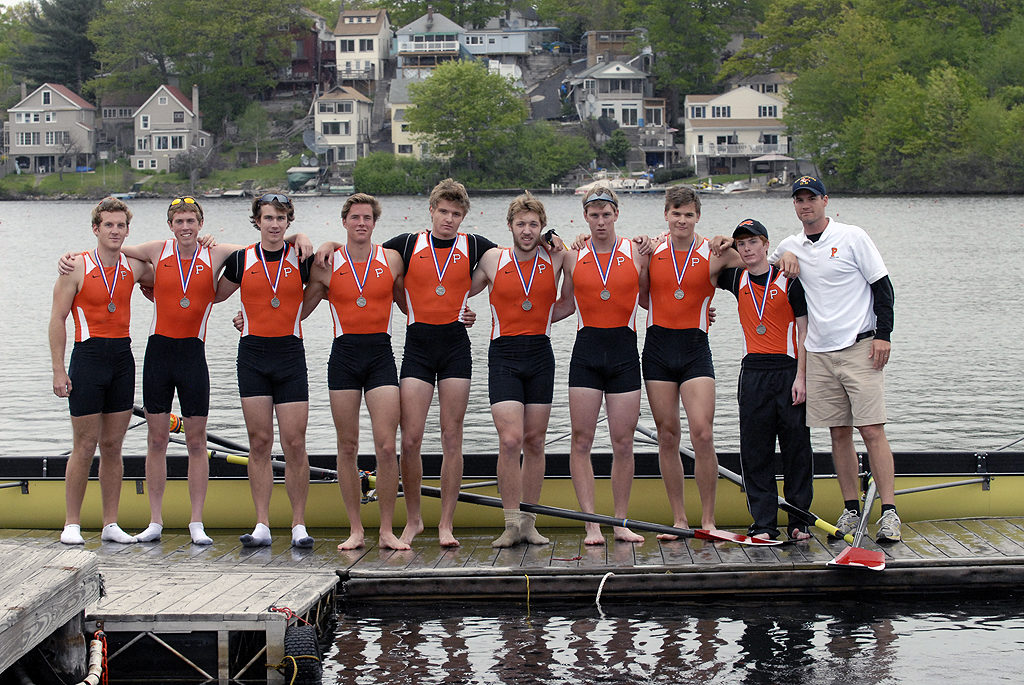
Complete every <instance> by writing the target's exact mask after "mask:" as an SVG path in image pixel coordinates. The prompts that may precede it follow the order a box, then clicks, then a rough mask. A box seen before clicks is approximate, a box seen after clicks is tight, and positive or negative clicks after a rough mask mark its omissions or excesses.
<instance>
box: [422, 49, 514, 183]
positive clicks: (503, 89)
mask: <svg viewBox="0 0 1024 685" xmlns="http://www.w3.org/2000/svg"><path fill="white" fill-rule="evenodd" d="M409 95H410V97H411V99H412V102H413V104H414V105H415V107H410V108H409V109H408V110H406V120H407V121H408V122H409V130H410V131H411V132H412V133H413V134H414V136H415V137H416V138H417V139H419V140H422V141H424V142H427V143H429V144H430V151H431V154H433V155H434V156H436V157H440V158H443V159H446V160H448V162H449V164H450V166H451V168H452V169H460V168H462V169H466V170H468V171H474V170H478V169H490V165H489V160H490V159H491V158H492V157H493V155H494V154H495V152H496V151H498V150H500V149H502V148H504V147H505V146H507V144H508V142H509V140H510V136H511V134H512V133H513V132H514V130H515V129H516V128H517V127H519V126H522V125H523V122H525V121H526V117H527V115H528V112H527V109H526V104H525V103H524V102H523V97H524V94H523V91H522V90H520V89H519V88H516V87H515V86H514V85H513V84H512V81H511V80H510V79H507V78H505V77H503V76H499V75H497V74H492V73H490V72H488V71H487V68H486V67H485V66H483V64H481V63H479V62H465V61H452V62H445V63H443V64H441V65H439V66H438V67H437V68H436V69H435V70H434V73H433V74H431V75H430V77H428V78H426V79H424V80H423V81H421V82H419V83H413V84H411V85H410V86H409ZM453 173H454V171H453Z"/></svg>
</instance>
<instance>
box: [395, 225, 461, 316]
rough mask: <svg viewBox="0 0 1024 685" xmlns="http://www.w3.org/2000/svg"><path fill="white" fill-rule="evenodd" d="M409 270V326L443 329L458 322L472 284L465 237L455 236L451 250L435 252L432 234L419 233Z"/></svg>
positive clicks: (407, 282) (407, 293) (407, 271)
mask: <svg viewBox="0 0 1024 685" xmlns="http://www.w3.org/2000/svg"><path fill="white" fill-rule="evenodd" d="M406 267H407V268H406V270H405V302H406V305H407V307H408V310H409V323H410V324H414V323H428V324H434V325H442V324H447V323H453V322H455V321H458V320H459V314H460V313H461V312H462V307H463V306H464V305H465V304H466V299H467V298H468V296H469V286H470V284H471V277H470V268H469V240H468V238H467V237H466V234H465V233H458V234H456V237H455V242H454V244H453V245H452V246H451V247H450V248H449V247H439V248H434V247H433V246H432V243H431V241H430V233H419V234H418V235H417V236H416V245H415V246H414V247H413V250H412V257H411V258H410V259H409V264H407V265H406ZM439 272H440V274H441V277H440V278H438V274H439Z"/></svg>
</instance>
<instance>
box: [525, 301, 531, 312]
mask: <svg viewBox="0 0 1024 685" xmlns="http://www.w3.org/2000/svg"><path fill="white" fill-rule="evenodd" d="M531 309H533V302H530V301H529V300H523V311H524V312H528V311H530V310H531Z"/></svg>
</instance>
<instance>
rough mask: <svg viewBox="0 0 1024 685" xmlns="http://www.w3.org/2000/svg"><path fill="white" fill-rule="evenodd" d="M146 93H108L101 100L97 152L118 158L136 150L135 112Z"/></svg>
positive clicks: (144, 98) (97, 128) (97, 125)
mask: <svg viewBox="0 0 1024 685" xmlns="http://www.w3.org/2000/svg"><path fill="white" fill-rule="evenodd" d="M145 101H146V95H145V93H107V94H105V95H103V97H102V98H100V103H99V117H97V119H96V152H97V153H98V154H102V153H103V152H108V153H109V154H110V158H116V157H119V156H121V155H123V154H126V153H128V152H130V151H131V150H134V149H135V119H134V118H133V117H134V115H135V110H137V109H138V108H139V107H141V106H142V104H143V103H144V102H145Z"/></svg>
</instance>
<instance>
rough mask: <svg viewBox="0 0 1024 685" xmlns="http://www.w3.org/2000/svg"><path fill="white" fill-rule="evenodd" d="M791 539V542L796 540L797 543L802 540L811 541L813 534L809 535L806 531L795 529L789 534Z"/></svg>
mask: <svg viewBox="0 0 1024 685" xmlns="http://www.w3.org/2000/svg"><path fill="white" fill-rule="evenodd" d="M789 538H790V539H791V540H796V541H798V542H799V541H800V540H810V539H811V534H810V533H808V532H807V531H805V530H800V529H799V528H794V529H793V530H791V531H790V532H789Z"/></svg>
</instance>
